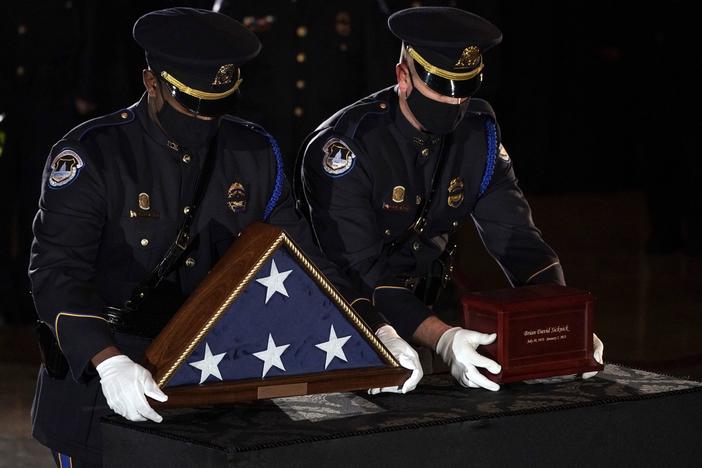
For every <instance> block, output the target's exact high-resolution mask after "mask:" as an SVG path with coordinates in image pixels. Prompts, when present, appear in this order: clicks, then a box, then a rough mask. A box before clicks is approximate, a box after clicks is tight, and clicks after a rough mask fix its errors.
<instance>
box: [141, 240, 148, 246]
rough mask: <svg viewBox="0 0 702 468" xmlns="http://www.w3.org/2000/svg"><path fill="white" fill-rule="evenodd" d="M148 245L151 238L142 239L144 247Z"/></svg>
mask: <svg viewBox="0 0 702 468" xmlns="http://www.w3.org/2000/svg"><path fill="white" fill-rule="evenodd" d="M147 245H149V239H142V240H141V246H142V247H146V246H147Z"/></svg>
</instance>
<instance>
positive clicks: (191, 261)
mask: <svg viewBox="0 0 702 468" xmlns="http://www.w3.org/2000/svg"><path fill="white" fill-rule="evenodd" d="M185 266H186V267H190V268H192V267H194V266H195V259H194V258H193V257H188V258H187V259H186V260H185Z"/></svg>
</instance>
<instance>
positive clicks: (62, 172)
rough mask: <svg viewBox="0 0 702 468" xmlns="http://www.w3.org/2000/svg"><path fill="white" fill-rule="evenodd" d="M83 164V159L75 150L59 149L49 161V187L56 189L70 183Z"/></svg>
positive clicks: (76, 176)
mask: <svg viewBox="0 0 702 468" xmlns="http://www.w3.org/2000/svg"><path fill="white" fill-rule="evenodd" d="M83 166H84V164H83V160H82V159H81V158H80V156H78V154H77V153H76V152H75V151H71V150H69V149H65V150H63V151H61V152H60V153H59V154H58V155H57V156H56V157H55V158H54V159H53V161H51V174H50V175H49V187H50V188H53V189H58V188H62V187H65V186H66V185H68V184H70V183H71V182H73V181H74V180H75V179H76V178H78V174H79V173H80V170H81V168H82V167H83Z"/></svg>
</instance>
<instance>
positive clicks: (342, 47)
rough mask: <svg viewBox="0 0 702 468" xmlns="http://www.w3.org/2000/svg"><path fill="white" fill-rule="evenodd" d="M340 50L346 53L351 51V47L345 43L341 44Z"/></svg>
mask: <svg viewBox="0 0 702 468" xmlns="http://www.w3.org/2000/svg"><path fill="white" fill-rule="evenodd" d="M339 50H340V51H342V52H346V51H347V50H349V46H348V45H346V43H345V42H342V43H341V44H339Z"/></svg>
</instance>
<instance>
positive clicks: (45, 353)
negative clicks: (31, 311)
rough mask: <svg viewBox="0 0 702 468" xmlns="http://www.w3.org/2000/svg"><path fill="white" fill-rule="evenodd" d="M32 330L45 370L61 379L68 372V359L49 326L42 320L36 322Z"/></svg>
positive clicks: (53, 376)
mask: <svg viewBox="0 0 702 468" xmlns="http://www.w3.org/2000/svg"><path fill="white" fill-rule="evenodd" d="M34 332H35V333H36V335H37V341H38V342H39V352H40V353H41V360H42V362H43V363H44V367H45V368H46V372H47V373H48V374H49V376H50V377H52V378H54V379H59V380H63V379H64V378H65V377H66V374H67V373H68V361H67V360H66V357H65V356H64V355H63V352H62V351H61V348H60V347H59V344H58V341H57V340H56V336H54V333H53V332H52V331H51V328H49V326H48V325H47V324H46V323H44V322H42V321H38V322H37V323H36V325H35V326H34Z"/></svg>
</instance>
